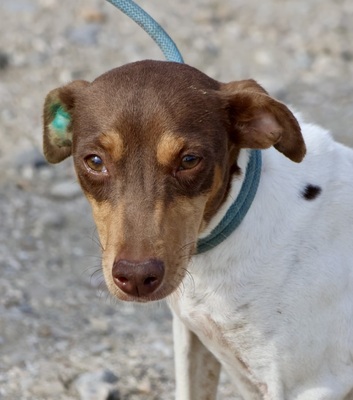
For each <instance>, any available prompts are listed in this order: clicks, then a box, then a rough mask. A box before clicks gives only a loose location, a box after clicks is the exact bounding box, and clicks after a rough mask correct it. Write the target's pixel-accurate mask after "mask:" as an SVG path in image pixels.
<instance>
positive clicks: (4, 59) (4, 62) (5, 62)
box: [0, 51, 10, 70]
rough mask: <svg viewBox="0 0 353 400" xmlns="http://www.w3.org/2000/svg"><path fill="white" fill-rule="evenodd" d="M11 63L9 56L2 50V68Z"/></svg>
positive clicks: (0, 58)
mask: <svg viewBox="0 0 353 400" xmlns="http://www.w3.org/2000/svg"><path fill="white" fill-rule="evenodd" d="M9 64H10V60H9V56H8V55H7V54H6V53H3V52H2V51H0V70H2V69H6V68H7V67H8V66H9Z"/></svg>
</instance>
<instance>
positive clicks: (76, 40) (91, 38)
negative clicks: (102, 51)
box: [67, 23, 101, 46]
mask: <svg viewBox="0 0 353 400" xmlns="http://www.w3.org/2000/svg"><path fill="white" fill-rule="evenodd" d="M100 30H101V27H100V25H99V24H97V23H89V24H85V25H79V26H76V27H74V28H70V29H69V30H68V33H67V38H68V39H69V40H70V42H71V43H73V44H75V45H83V46H95V45H96V44H97V42H98V38H97V37H98V33H99V32H100Z"/></svg>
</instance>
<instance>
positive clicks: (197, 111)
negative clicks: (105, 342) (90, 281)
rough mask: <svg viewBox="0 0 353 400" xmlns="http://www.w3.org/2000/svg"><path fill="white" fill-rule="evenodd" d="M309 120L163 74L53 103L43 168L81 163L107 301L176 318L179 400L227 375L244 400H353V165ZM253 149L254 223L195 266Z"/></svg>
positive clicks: (240, 90)
mask: <svg viewBox="0 0 353 400" xmlns="http://www.w3.org/2000/svg"><path fill="white" fill-rule="evenodd" d="M297 118H298V116H297ZM297 118H295V117H294V115H293V114H292V112H291V111H290V110H289V109H288V108H287V107H286V106H285V105H284V104H282V103H280V102H278V101H276V100H275V99H273V98H272V97H270V96H269V95H268V94H267V92H266V91H265V90H264V89H263V88H262V87H261V86H260V85H258V84H257V83H256V82H255V81H253V80H245V81H239V82H231V83H227V84H224V83H220V82H217V81H215V80H213V79H211V78H209V77H208V76H206V75H205V74H203V73H202V72H200V71H198V70H196V69H194V68H192V67H190V66H187V65H185V64H177V63H170V62H158V61H142V62H137V63H133V64H128V65H124V66H122V67H120V68H116V69H114V70H112V71H109V72H107V73H105V74H103V75H102V76H100V77H99V78H97V79H96V80H95V81H93V82H92V83H88V82H86V81H75V82H72V83H70V84H68V85H66V86H64V87H61V88H58V89H55V90H53V91H51V92H50V93H49V94H48V96H47V98H46V101H45V106H44V153H45V156H46V158H47V159H48V161H49V162H51V163H57V162H60V161H62V160H63V159H65V158H66V157H68V156H69V155H73V158H74V164H75V169H76V172H77V176H78V179H79V182H80V184H81V186H82V189H83V191H84V193H85V195H86V196H87V198H88V200H89V202H90V203H91V206H92V209H93V215H94V219H95V222H96V225H97V228H98V232H99V237H100V241H101V244H102V248H103V271H104V276H105V280H106V283H107V286H108V288H109V290H110V292H111V293H112V295H114V296H116V297H117V298H119V299H121V300H126V301H137V302H148V301H154V300H160V299H163V298H167V299H168V301H169V304H170V306H171V308H172V310H173V314H174V337H175V350H176V375H177V389H176V392H177V393H176V398H177V399H178V400H213V399H215V398H216V391H217V384H218V377H219V371H220V367H221V366H223V367H224V368H225V369H226V370H227V371H228V373H229V374H230V376H231V377H232V379H233V380H234V382H235V385H236V390H237V393H239V394H240V395H241V396H242V398H244V399H246V400H250V399H251V400H252V399H268V400H270V399H271V400H280V399H285V400H292V399H293V400H294V399H295V400H339V399H345V400H348V399H353V151H352V150H350V149H348V148H346V147H344V146H343V145H341V144H338V143H336V142H334V141H333V139H332V138H331V137H330V135H329V134H328V133H327V132H326V131H324V130H323V129H321V128H319V127H317V126H315V125H309V124H306V123H304V122H302V121H300V124H299V123H298V120H297ZM304 142H305V144H304ZM249 149H260V150H261V154H262V168H261V176H260V182H259V185H258V188H257V192H256V195H255V198H254V200H253V202H252V204H251V206H250V209H249V210H248V211H247V213H246V215H244V216H243V220H242V222H241V223H240V225H239V227H238V228H237V229H235V230H234V231H232V232H231V233H228V234H227V235H228V236H227V237H226V238H224V240H223V241H222V242H221V243H220V244H218V245H217V246H215V247H213V248H211V249H210V250H209V251H206V252H203V253H201V254H196V249H197V243H198V241H199V240H200V238H204V237H207V236H208V235H209V234H210V233H211V232H212V231H213V230H214V228H215V227H217V226H218V224H219V223H220V221H221V220H222V219H223V217H224V216H225V214H226V213H227V211H228V210H229V209H230V207H231V205H232V204H233V202H234V201H235V199H236V198H237V196H238V194H239V192H240V191H241V188H242V185H243V182H244V179H245V175H246V171H247V167H248V162H249V158H250V152H249ZM305 154H306V156H305ZM304 156H305V157H304Z"/></svg>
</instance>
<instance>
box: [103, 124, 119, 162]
mask: <svg viewBox="0 0 353 400" xmlns="http://www.w3.org/2000/svg"><path fill="white" fill-rule="evenodd" d="M99 141H100V143H101V145H102V147H103V148H104V149H105V150H106V151H107V152H108V153H109V154H110V155H111V157H112V159H113V161H115V162H117V161H119V160H120V159H121V158H122V156H123V154H124V143H123V139H122V138H121V136H120V135H119V133H118V132H115V131H109V132H104V133H102V134H101V136H100V138H99Z"/></svg>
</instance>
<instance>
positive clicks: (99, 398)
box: [74, 370, 118, 400]
mask: <svg viewBox="0 0 353 400" xmlns="http://www.w3.org/2000/svg"><path fill="white" fill-rule="evenodd" d="M117 382H118V377H117V376H116V375H115V374H114V373H113V372H111V371H109V370H100V371H93V372H86V373H84V374H81V375H80V376H79V377H78V378H77V379H76V380H75V381H74V386H75V388H76V390H77V392H78V393H79V395H80V399H81V400H110V399H111V395H114V396H115V398H117V397H116V396H117V394H118V390H117V387H116V385H117Z"/></svg>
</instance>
